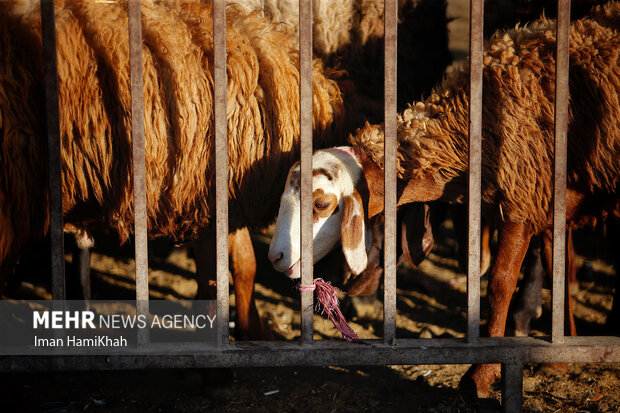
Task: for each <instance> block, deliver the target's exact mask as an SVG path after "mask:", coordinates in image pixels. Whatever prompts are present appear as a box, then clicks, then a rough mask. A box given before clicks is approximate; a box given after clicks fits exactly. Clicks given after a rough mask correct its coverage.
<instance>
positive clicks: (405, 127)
mask: <svg viewBox="0 0 620 413" xmlns="http://www.w3.org/2000/svg"><path fill="white" fill-rule="evenodd" d="M606 7H618V4H617V3H616V4H611V5H608V6H606ZM616 16H618V14H616ZM554 56H555V21H553V20H547V19H541V20H539V21H537V22H535V23H533V24H531V25H529V26H527V27H523V28H516V29H515V30H511V31H508V32H504V33H497V34H496V35H495V36H494V37H493V38H491V39H490V40H489V41H488V42H487V43H486V45H485V52H484V74H483V125H482V128H483V130H482V154H483V156H482V185H483V188H482V191H483V199H484V201H485V202H486V203H489V204H493V205H496V207H497V210H498V213H499V214H501V216H502V217H503V218H504V219H507V220H509V221H512V222H518V223H522V222H530V223H532V225H533V227H534V229H535V230H536V231H539V230H541V229H542V228H544V227H546V226H547V225H548V224H549V223H550V222H551V221H550V219H551V213H552V211H551V208H552V196H553V189H552V188H553V169H552V168H553V153H554V100H555V57H554ZM619 58H620V36H619V34H618V32H617V31H614V30H612V29H610V28H608V27H605V25H601V24H599V22H597V21H594V20H591V19H582V20H579V21H576V22H575V23H573V25H572V26H571V36H570V72H569V76H570V79H569V83H570V85H569V88H570V96H569V120H568V122H569V123H568V173H567V185H568V189H569V190H574V191H576V192H578V193H580V194H586V195H588V196H590V199H597V200H599V201H601V203H597V205H595V206H594V209H598V210H599V211H598V212H599V213H602V214H605V212H601V210H603V209H605V207H609V208H608V210H609V209H611V210H612V211H614V210H615V213H617V211H618V207H619V206H620V205H619V201H618V199H619V198H618V193H617V189H616V188H617V181H618V174H619V172H620V153H619V147H620V99H619V96H618V91H619V90H620V70H619V67H620V66H619V65H618V62H619ZM468 93H469V71H468V66H466V67H463V68H461V69H457V70H455V71H454V72H452V73H451V74H449V75H448V76H447V78H446V79H445V80H444V82H443V83H442V85H441V86H440V87H439V88H437V89H436V90H435V91H434V92H433V94H431V96H429V98H428V99H426V100H425V101H423V102H417V103H413V104H412V105H410V107H409V108H408V109H406V110H405V111H404V112H403V113H402V115H400V116H399V121H398V144H399V149H398V174H399V179H400V180H402V181H404V182H407V181H409V180H410V179H421V178H422V177H424V176H426V175H427V174H432V175H434V176H435V177H437V178H439V179H440V180H441V181H444V182H448V181H455V182H461V183H462V184H463V187H465V182H466V171H467V168H468V167H467V159H468V155H467V153H468V152H467V151H468V143H467V142H468V118H469V114H468V112H469V96H468ZM351 143H352V144H353V145H354V146H357V147H358V148H359V150H362V151H365V152H366V153H367V154H368V155H369V156H370V157H371V158H372V159H373V160H374V161H375V163H377V164H378V165H379V166H381V167H382V165H383V153H382V146H383V125H375V126H371V125H367V126H366V127H365V128H363V129H362V130H360V131H359V132H358V133H357V134H356V136H354V137H353V138H352V139H351ZM592 196H593V197H592ZM461 199H462V198H461ZM602 201H605V202H610V203H609V204H606V205H603V202H602ZM597 202H598V201H597Z"/></svg>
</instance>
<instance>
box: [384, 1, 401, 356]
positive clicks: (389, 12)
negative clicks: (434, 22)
mask: <svg viewBox="0 0 620 413" xmlns="http://www.w3.org/2000/svg"><path fill="white" fill-rule="evenodd" d="M384 10H385V12H384V24H385V39H384V40H385V49H384V50H385V78H384V99H385V107H384V119H385V147H384V151H385V154H384V157H385V161H384V163H385V167H384V178H383V179H384V181H383V182H384V186H385V189H384V192H385V198H384V206H383V207H384V212H385V240H384V243H385V249H384V254H385V255H384V258H383V262H384V268H385V278H384V281H383V294H384V297H383V338H384V340H385V344H387V345H392V344H393V343H394V340H395V338H396V133H397V132H396V130H397V129H396V51H397V47H398V45H397V39H398V38H397V30H398V2H397V1H396V0H385V3H384Z"/></svg>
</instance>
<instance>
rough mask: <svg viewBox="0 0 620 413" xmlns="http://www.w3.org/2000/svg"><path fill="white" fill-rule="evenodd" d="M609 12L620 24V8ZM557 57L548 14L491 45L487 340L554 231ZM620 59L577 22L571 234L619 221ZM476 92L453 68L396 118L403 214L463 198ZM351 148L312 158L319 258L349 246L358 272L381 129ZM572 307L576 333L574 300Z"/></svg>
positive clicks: (289, 189)
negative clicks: (494, 243) (536, 240)
mask: <svg viewBox="0 0 620 413" xmlns="http://www.w3.org/2000/svg"><path fill="white" fill-rule="evenodd" d="M598 11H599V12H600V11H601V9H599V10H598ZM602 11H603V12H604V13H602V14H603V15H605V16H607V17H609V16H612V17H611V18H612V20H613V19H615V21H616V22H617V21H618V18H620V3H617V2H616V3H611V4H609V5H607V6H605V8H603V10H602ZM596 15H597V16H598V15H601V14H600V13H597V14H596ZM614 16H615V17H614ZM615 24H617V23H615ZM605 25H610V24H609V21H606V22H605ZM554 55H555V21H553V20H548V19H545V18H542V19H540V20H539V21H537V22H535V23H533V24H532V25H530V26H527V27H524V28H518V29H515V30H511V31H508V32H505V33H499V34H496V35H495V36H494V37H493V38H492V39H491V40H490V41H489V42H488V43H487V45H486V47H485V53H484V78H483V79H484V80H483V82H484V94H483V104H484V109H483V137H482V153H483V158H482V197H483V202H484V204H485V209H486V213H487V214H491V215H492V216H494V217H495V219H496V220H497V222H498V223H499V229H500V237H499V251H498V254H497V257H496V259H495V262H494V264H493V268H492V273H491V279H490V284H489V286H490V288H489V300H490V303H491V306H490V315H489V323H488V330H489V334H490V336H503V335H504V330H505V323H506V316H507V311H508V304H509V303H510V299H511V296H512V294H513V292H514V289H515V287H516V283H517V278H518V274H519V269H520V267H521V263H522V261H523V257H524V256H525V253H526V251H527V247H528V245H529V241H530V238H531V237H532V236H533V235H535V234H539V233H544V232H545V231H547V230H548V228H549V227H550V225H551V223H552V195H553V190H552V186H553V171H552V165H553V146H554V135H553V130H554V129H553V124H554V117H553V113H554V95H555V94H554V86H555V71H554V68H555V59H554ZM619 57H620V36H619V34H618V32H617V31H614V30H612V29H610V28H608V27H605V26H604V25H601V24H599V23H598V22H597V21H595V20H591V19H587V18H586V19H582V20H579V21H577V22H575V23H573V24H572V26H571V43H570V111H569V133H568V173H567V226H568V228H576V227H579V226H583V225H587V224H593V223H595V222H596V221H597V220H599V219H602V218H605V217H607V216H615V217H619V216H620V199H619V198H618V192H617V182H618V176H619V172H620V153H618V152H619V150H620V149H619V148H620V125H619V123H618V122H619V119H620V97H619V91H620V74H619V73H618V70H617V62H618V59H619ZM468 89H469V74H468V70H467V68H463V69H461V70H457V71H454V72H453V73H451V74H450V75H448V77H447V78H446V79H445V81H444V82H443V84H442V85H441V86H440V87H439V88H438V89H437V90H436V91H435V92H434V93H433V94H432V95H431V96H429V97H428V98H427V99H426V100H425V101H423V102H417V103H414V104H412V105H411V106H410V107H409V108H408V109H406V110H405V111H404V112H402V114H401V115H399V118H398V205H399V206H402V205H405V204H409V203H415V202H429V201H434V200H443V201H448V202H459V203H460V202H463V200H464V197H465V194H466V187H467V186H466V182H467V180H466V176H467V175H466V174H467V159H468V156H467V149H468V144H467V137H468V121H467V120H468V111H469V97H468ZM350 144H351V146H350V147H341V148H336V149H329V150H322V151H317V152H316V153H315V154H314V157H313V168H314V173H313V175H314V176H313V191H314V198H313V200H314V201H315V205H314V214H315V219H314V234H315V240H314V248H315V257H314V258H315V261H316V259H317V258H320V256H321V255H322V254H324V250H325V248H324V246H328V247H332V248H333V247H334V246H336V245H337V244H338V242H339V241H341V242H342V248H343V250H344V252H345V256H346V258H347V261H348V262H349V265H350V267H351V269H352V271H353V272H354V273H358V274H359V273H360V272H362V271H363V270H364V268H365V266H366V261H367V254H366V249H367V246H368V245H369V240H368V237H369V235H370V232H369V231H368V222H369V220H372V219H373V217H375V216H377V215H378V214H380V213H381V212H382V211H383V126H382V125H366V126H365V127H364V128H362V129H360V130H359V131H358V132H357V133H356V134H355V135H354V136H352V137H351V138H350ZM322 171H327V172H328V173H324V172H322ZM295 172H296V171H295V169H292V170H291V172H290V173H289V177H288V181H287V184H286V188H285V192H284V194H283V196H282V199H281V204H280V215H279V216H278V221H277V223H276V231H275V233H274V237H273V240H272V243H271V245H270V250H269V256H270V259H271V261H272V262H273V264H274V267H275V268H276V270H278V271H283V272H287V273H288V274H289V275H290V276H295V275H296V272H295V271H294V269H295V268H294V266H295V265H296V262H297V260H298V259H299V257H298V251H299V247H298V245H295V244H294V242H293V243H291V241H296V239H297V238H295V236H294V234H295V231H297V227H296V226H298V223H297V222H296V221H295V218H294V217H295V216H296V214H297V212H296V209H297V208H298V206H296V205H294V204H293V203H292V202H291V201H292V200H293V199H294V198H295V196H294V193H295V192H296V191H298V185H296V182H297V181H296V178H295V177H296V173H295ZM330 177H331V179H330ZM317 200H318V201H319V204H318V205H317V203H316V201H317ZM545 250H546V249H545ZM543 253H546V252H545V251H543ZM547 262H551V259H550V257H548V259H547ZM566 304H567V313H568V315H569V317H568V320H569V321H570V327H571V334H574V332H575V331H574V322H573V321H572V312H571V305H570V297H568V299H567V300H566ZM498 375H499V365H478V366H474V367H472V369H471V370H470V371H469V372H468V374H467V375H466V377H465V378H464V379H463V381H462V382H461V385H462V386H464V387H467V388H469V389H473V390H474V391H477V393H478V394H479V395H485V394H486V393H487V392H488V390H489V386H490V384H491V383H492V381H493V380H494V379H495V378H496V377H497V376H498Z"/></svg>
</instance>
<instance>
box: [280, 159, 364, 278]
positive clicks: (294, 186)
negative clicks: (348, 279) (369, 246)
mask: <svg viewBox="0 0 620 413" xmlns="http://www.w3.org/2000/svg"><path fill="white" fill-rule="evenodd" d="M312 168H313V170H312V190H313V194H312V203H313V207H312V208H313V210H312V222H313V225H312V237H313V246H314V256H313V260H314V263H316V262H317V261H318V260H320V259H321V258H323V257H324V256H325V255H327V253H328V252H330V251H331V250H332V249H334V248H335V247H336V246H337V245H338V243H339V242H340V241H342V249H343V252H344V255H345V258H346V260H347V262H348V264H349V267H351V270H352V271H353V272H354V273H355V274H359V273H360V272H361V271H363V270H364V268H366V263H367V256H366V234H365V232H366V229H365V224H364V210H363V204H362V199H361V197H360V195H359V193H358V192H357V191H356V190H355V184H356V183H357V181H358V179H359V177H360V174H361V165H360V164H359V162H358V161H357V159H356V157H355V155H354V154H353V151H352V150H351V149H350V148H347V147H341V148H331V149H325V150H320V151H316V152H315V153H314V155H313V156H312ZM300 176H301V175H300V166H299V164H296V165H294V166H293V167H292V168H291V170H290V172H289V175H288V178H287V181H286V187H285V189H284V193H283V194H282V198H281V200H280V212H279V213H278V220H277V221H276V228H275V232H274V234H273V238H272V240H271V245H270V246H269V260H270V261H271V262H272V264H273V267H274V268H275V269H276V270H277V271H280V272H283V273H285V274H286V275H288V276H289V277H291V278H298V277H299V276H300V272H299V269H300V268H299V259H300V257H301V248H300V234H301V231H300V216H301V214H300V207H301V204H300V199H299V193H300V183H301V178H300Z"/></svg>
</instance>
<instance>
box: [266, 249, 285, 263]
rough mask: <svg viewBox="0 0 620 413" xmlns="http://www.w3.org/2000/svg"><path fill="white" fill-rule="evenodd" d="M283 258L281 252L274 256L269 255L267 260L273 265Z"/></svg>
mask: <svg viewBox="0 0 620 413" xmlns="http://www.w3.org/2000/svg"><path fill="white" fill-rule="evenodd" d="M283 256H284V253H282V252H279V253H274V254H269V260H270V261H271V262H272V263H273V264H276V263H277V262H278V261H280V260H281V259H282V257H283Z"/></svg>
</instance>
